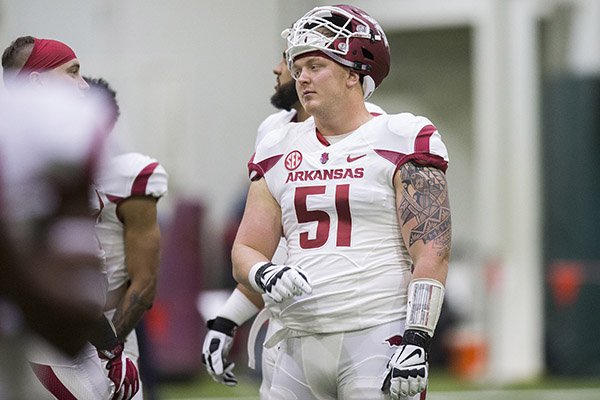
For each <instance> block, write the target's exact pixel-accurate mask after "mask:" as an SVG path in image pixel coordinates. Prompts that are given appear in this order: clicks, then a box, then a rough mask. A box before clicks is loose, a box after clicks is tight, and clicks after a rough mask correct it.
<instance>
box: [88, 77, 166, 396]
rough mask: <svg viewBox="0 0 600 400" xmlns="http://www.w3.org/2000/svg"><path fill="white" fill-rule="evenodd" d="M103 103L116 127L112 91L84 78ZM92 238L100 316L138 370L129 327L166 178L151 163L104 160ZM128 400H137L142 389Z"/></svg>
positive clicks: (153, 257) (149, 287) (156, 243)
mask: <svg viewBox="0 0 600 400" xmlns="http://www.w3.org/2000/svg"><path fill="white" fill-rule="evenodd" d="M85 79H86V81H87V82H88V84H89V85H90V88H91V90H98V91H100V92H101V93H102V94H103V95H104V96H106V97H107V98H108V102H109V103H110V104H111V107H112V111H113V112H112V115H113V116H114V119H113V120H112V124H111V125H114V124H115V123H116V122H117V119H118V116H119V105H118V103H117V100H116V93H115V91H114V90H113V89H112V88H111V87H110V86H109V85H108V83H107V82H106V81H105V80H104V79H90V78H85ZM94 189H95V193H96V198H95V201H94V210H95V215H97V222H96V234H97V236H98V239H99V240H100V245H101V247H102V249H103V250H104V252H105V259H106V269H107V272H108V295H107V301H106V307H105V310H106V316H107V318H109V319H110V320H111V321H112V323H113V325H114V328H115V331H116V333H117V338H118V340H119V343H120V345H121V346H124V350H123V351H124V353H125V354H126V355H127V357H128V358H129V359H131V360H132V361H133V362H134V363H135V364H136V366H138V359H139V356H140V354H139V348H138V342H137V336H136V332H135V327H136V326H137V325H138V323H139V322H140V320H141V319H142V317H143V316H144V314H145V312H146V311H147V310H148V309H149V308H150V307H151V306H152V302H153V301H154V296H155V294H156V284H157V277H158V266H159V261H160V229H159V226H158V220H157V203H158V200H159V199H160V198H161V197H162V196H164V195H166V193H167V173H166V171H165V169H164V168H163V167H162V166H161V165H160V164H159V163H158V162H157V161H156V160H155V159H153V158H150V157H148V156H145V155H142V154H139V153H125V154H121V155H118V156H116V157H113V158H111V159H110V160H109V162H108V164H107V166H106V168H104V169H103V170H101V171H100V174H99V178H98V180H97V181H96V183H95V185H94ZM133 398H134V399H143V393H142V390H141V389H140V391H139V392H138V393H137V395H136V396H135V397H133Z"/></svg>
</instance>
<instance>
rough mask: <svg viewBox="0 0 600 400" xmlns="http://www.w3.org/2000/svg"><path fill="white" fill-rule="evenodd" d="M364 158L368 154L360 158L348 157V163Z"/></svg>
mask: <svg viewBox="0 0 600 400" xmlns="http://www.w3.org/2000/svg"><path fill="white" fill-rule="evenodd" d="M364 156H366V154H361V155H360V156H358V157H352V156H348V158H346V161H348V162H354V161H356V160H358V159H359V158H363V157H364Z"/></svg>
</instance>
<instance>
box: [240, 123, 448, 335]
mask: <svg viewBox="0 0 600 400" xmlns="http://www.w3.org/2000/svg"><path fill="white" fill-rule="evenodd" d="M447 160H448V155H447V151H446V148H445V146H444V144H443V143H442V141H441V137H440V135H439V133H438V132H437V129H436V128H435V127H434V126H433V125H432V124H431V122H430V121H429V120H428V119H426V118H424V117H417V116H414V115H412V114H409V113H403V114H397V115H380V116H378V117H375V118H373V119H371V120H370V121H368V122H367V123H365V124H363V125H362V126H360V127H359V128H358V129H357V130H355V131H353V132H352V133H351V134H349V135H347V136H346V137H344V138H342V139H341V140H339V141H336V142H335V143H333V144H329V142H328V141H327V139H326V138H325V137H323V136H322V135H321V134H320V133H319V132H318V131H317V130H316V127H315V124H314V121H313V120H307V121H306V122H304V123H301V124H288V125H286V126H285V127H284V128H282V129H279V130H277V131H272V132H271V133H269V134H268V135H267V136H266V137H265V138H264V139H263V140H262V141H261V142H260V144H259V145H258V148H257V149H256V153H255V156H254V158H253V161H252V162H251V163H250V164H249V170H250V176H251V178H252V179H257V178H259V177H264V178H265V180H266V183H267V186H268V188H269V191H270V192H271V194H272V195H273V197H274V198H275V200H276V201H277V202H278V203H279V205H280V206H281V209H282V224H283V234H284V237H285V239H286V241H287V250H288V258H287V261H286V263H289V264H290V265H297V266H300V267H302V268H303V269H304V270H305V271H306V273H307V275H308V276H309V279H310V282H311V285H312V288H313V292H312V294H311V295H308V296H307V295H304V296H299V297H294V298H290V299H287V300H284V301H283V302H282V303H280V304H279V310H278V314H279V315H278V319H279V322H281V323H282V324H283V325H284V327H285V328H286V329H284V332H280V333H281V334H280V335H277V334H276V335H275V336H276V337H274V338H273V340H271V341H269V342H270V344H271V345H272V344H275V343H276V342H277V341H278V339H281V338H283V337H286V336H302V335H305V334H311V333H333V332H342V331H351V330H356V329H363V328H367V327H371V326H375V325H379V324H383V323H386V322H390V321H395V320H399V319H402V318H404V316H405V312H406V295H407V293H406V290H405V289H401V288H406V287H408V281H409V280H410V274H411V266H412V264H411V259H410V257H409V255H408V251H407V249H406V247H405V245H404V243H403V241H402V237H401V235H400V226H399V224H398V218H397V215H396V195H395V189H394V187H393V176H394V173H395V172H396V170H397V169H398V168H399V167H400V166H401V165H403V164H404V163H406V162H408V161H415V162H418V163H423V164H426V165H432V166H435V167H438V168H440V169H442V170H445V169H446V166H447ZM373 249H375V250H373ZM270 306H271V304H269V307H270Z"/></svg>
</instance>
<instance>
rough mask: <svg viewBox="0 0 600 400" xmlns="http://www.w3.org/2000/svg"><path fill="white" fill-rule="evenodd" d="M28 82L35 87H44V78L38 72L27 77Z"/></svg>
mask: <svg viewBox="0 0 600 400" xmlns="http://www.w3.org/2000/svg"><path fill="white" fill-rule="evenodd" d="M27 81H28V82H29V83H31V84H34V85H39V86H42V85H43V83H42V77H41V76H40V73H39V72H37V71H33V72H31V73H30V74H29V75H28V76H27Z"/></svg>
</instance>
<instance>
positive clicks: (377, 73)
mask: <svg viewBox="0 0 600 400" xmlns="http://www.w3.org/2000/svg"><path fill="white" fill-rule="evenodd" d="M282 36H283V37H284V38H286V39H287V42H288V47H287V50H286V52H285V56H286V59H287V63H288V67H289V68H290V70H292V65H293V64H294V60H295V59H296V58H297V57H298V56H299V55H301V54H305V53H308V52H312V51H321V52H323V53H324V54H325V55H326V56H327V57H329V58H331V59H332V60H334V61H336V62H338V63H339V64H341V65H344V66H346V67H349V68H352V69H353V70H355V71H358V72H359V73H360V74H361V75H362V76H363V91H364V96H365V99H366V98H368V97H369V96H370V95H371V94H372V93H373V91H374V90H375V88H377V87H378V86H379V85H380V84H381V82H382V81H383V79H384V78H385V77H386V76H387V74H388V72H389V71H390V47H389V45H388V41H387V38H386V36H385V33H384V32H383V29H381V27H380V26H379V24H378V23H377V21H375V20H374V19H373V18H372V17H371V16H370V15H369V14H367V13H366V12H364V11H363V10H361V9H360V8H358V7H355V6H350V5H345V4H341V5H335V6H324V7H316V8H313V9H312V10H310V11H309V12H308V13H306V14H305V15H304V16H303V17H302V18H300V19H299V20H298V21H296V22H295V23H294V25H293V26H292V27H291V28H290V29H286V30H285V31H283V32H282Z"/></svg>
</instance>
